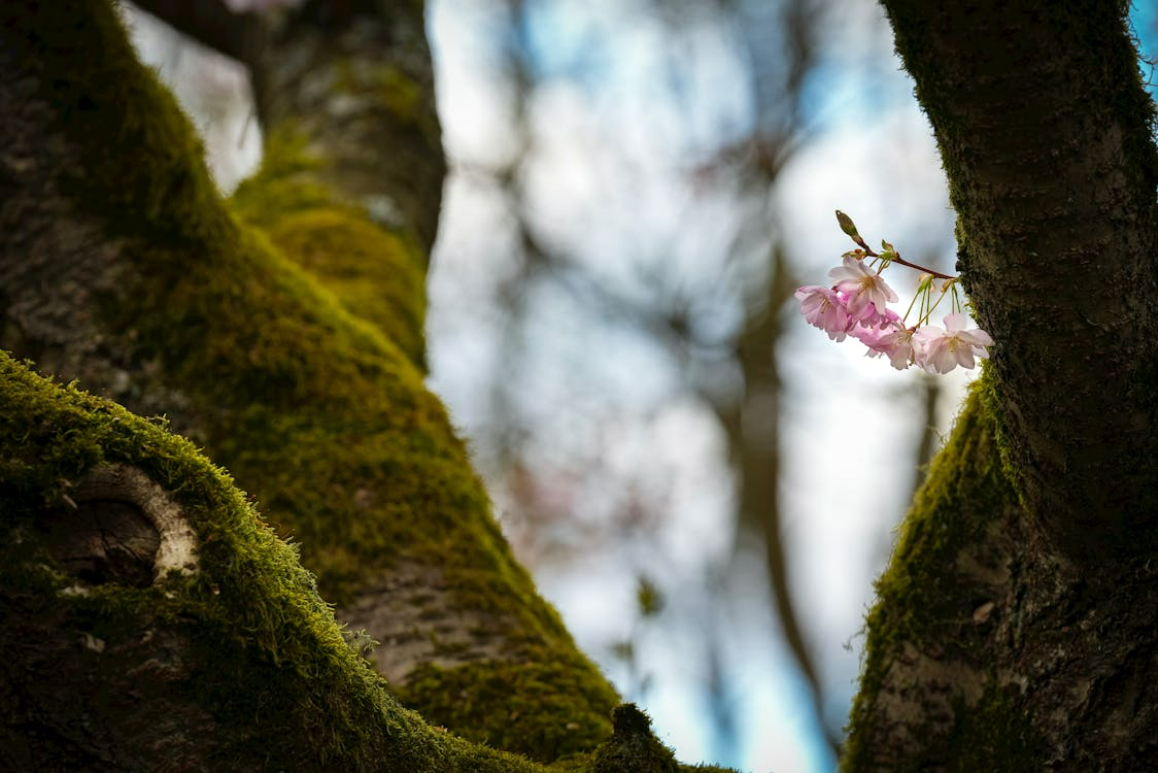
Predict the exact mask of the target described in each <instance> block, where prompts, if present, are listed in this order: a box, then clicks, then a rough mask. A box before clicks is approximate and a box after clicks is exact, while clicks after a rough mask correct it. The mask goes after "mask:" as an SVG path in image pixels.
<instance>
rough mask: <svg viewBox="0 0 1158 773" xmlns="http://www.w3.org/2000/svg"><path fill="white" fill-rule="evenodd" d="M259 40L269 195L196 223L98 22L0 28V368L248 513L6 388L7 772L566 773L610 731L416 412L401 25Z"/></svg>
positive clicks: (158, 108) (418, 299)
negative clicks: (363, 650)
mask: <svg viewBox="0 0 1158 773" xmlns="http://www.w3.org/2000/svg"><path fill="white" fill-rule="evenodd" d="M251 21H252V20H251ZM262 23H263V24H267V25H268V26H266V27H265V28H263V30H262V31H261V33H260V34H258V35H247V36H246V37H245V40H246V41H248V42H247V45H249V44H252V43H253V41H258V42H259V43H260V45H261V46H263V47H262V48H261V49H260V50H259V51H258V52H257V53H256V54H254V56H253V60H252V62H251V64H252V65H253V66H255V67H257V68H258V70H257V71H256V72H255V76H256V79H257V81H258V85H259V87H260V90H261V95H262V104H263V106H264V109H263V114H264V115H265V116H266V120H267V125H266V127H265V128H266V132H267V137H268V142H267V148H266V158H265V164H264V166H263V169H262V171H261V172H260V174H259V175H258V176H257V177H256V178H255V179H254V180H251V181H249V182H248V183H246V185H245V186H244V187H243V188H242V189H241V190H240V191H239V192H238V194H237V196H236V198H235V200H234V201H233V202H232V203H231V204H228V205H227V204H226V203H225V202H222V201H221V200H220V197H219V196H218V194H217V192H216V190H215V189H214V187H213V184H212V182H211V181H210V179H209V176H208V174H207V172H206V170H205V167H204V164H203V161H202V158H201V149H200V147H199V144H198V142H197V140H196V138H195V136H194V134H193V133H192V131H191V129H190V127H189V126H188V124H187V121H186V120H185V118H184V117H183V116H182V115H181V114H180V112H179V111H178V109H177V108H176V106H175V104H174V103H173V100H172V99H171V97H170V96H169V95H168V94H167V92H166V91H165V90H164V89H163V88H162V87H161V86H160V85H159V84H158V83H157V81H156V79H155V78H154V77H153V75H152V74H151V73H149V72H148V71H147V70H146V69H145V68H143V67H141V65H140V64H139V63H138V62H137V61H136V59H135V57H134V56H133V54H132V51H131V49H130V47H129V45H128V42H127V40H126V39H125V35H124V31H123V29H122V28H121V26H120V23H119V21H118V19H117V17H116V13H115V11H114V9H113V7H112V6H111V5H110V4H109V3H107V2H103V1H101V0H71V1H70V2H67V3H40V2H12V3H4V4H3V5H2V6H0V67H2V68H3V69H4V72H5V73H6V75H5V77H4V79H2V81H0V137H2V138H3V142H2V143H0V194H2V195H0V234H2V237H0V346H2V347H3V348H4V349H7V350H9V351H11V352H13V354H14V355H15V356H16V357H18V358H29V359H31V360H34V361H35V364H36V367H37V368H38V369H40V370H41V371H42V372H45V373H49V374H52V375H54V376H55V377H57V378H59V379H64V380H69V379H76V380H77V381H78V382H79V384H80V386H81V387H83V388H84V389H87V390H90V391H92V392H94V393H98V394H103V395H105V396H108V397H112V398H115V399H116V400H117V401H118V402H120V403H121V404H123V405H124V406H127V407H128V408H129V409H131V410H133V411H135V412H137V413H139V414H144V415H153V414H164V415H165V416H166V417H167V419H166V421H167V423H168V424H169V425H170V427H171V428H172V429H173V430H175V431H177V432H179V433H181V434H183V435H185V436H187V437H189V438H191V439H192V440H193V441H194V442H195V443H197V444H198V445H199V446H201V447H203V448H204V449H206V450H207V451H208V452H209V453H211V454H212V456H213V458H214V461H215V462H217V463H222V464H225V465H226V466H228V467H229V469H230V470H231V472H232V473H233V474H234V475H235V476H236V477H237V480H238V481H239V485H240V486H241V487H242V488H244V489H245V490H246V491H248V492H249V497H248V500H246V499H245V498H244V497H243V495H242V494H241V493H240V492H239V490H238V489H237V488H234V487H233V485H232V483H231V482H230V481H228V480H226V479H224V478H223V476H222V473H221V472H220V471H219V470H217V469H215V468H213V467H212V466H211V465H209V463H208V462H207V461H205V459H204V458H202V457H201V456H200V455H199V454H197V453H196V452H195V451H194V450H193V448H192V447H190V446H189V445H188V444H187V443H185V442H184V441H180V440H178V439H176V438H175V437H174V436H172V435H169V434H167V433H166V432H164V431H163V430H162V429H161V428H159V427H157V426H155V425H154V424H151V423H149V422H146V421H143V420H140V419H137V418H135V417H134V416H133V415H132V414H130V413H128V412H126V411H123V410H121V409H119V408H117V407H116V406H114V405H113V404H111V403H109V402H106V401H104V400H101V399H97V398H94V397H89V396H88V395H86V394H83V393H81V392H79V391H77V390H76V389H71V388H70V389H61V388H59V387H54V386H52V385H50V384H48V383H47V382H44V381H42V380H40V379H38V378H37V377H36V376H34V375H32V374H31V373H30V372H29V371H28V370H27V369H26V368H25V367H24V366H22V365H20V364H18V363H17V362H16V361H14V360H12V359H10V358H8V357H7V356H6V355H5V356H4V359H3V367H2V368H0V376H2V382H0V385H2V387H3V389H2V393H0V441H2V445H0V513H2V517H0V521H2V523H0V527H2V529H3V533H4V535H5V538H4V540H3V545H4V550H3V556H2V558H0V574H2V577H0V605H2V606H3V612H4V619H5V626H4V628H5V630H4V633H3V635H2V637H0V661H3V664H4V671H3V672H2V674H0V701H2V705H3V708H4V717H5V718H4V720H3V729H2V731H0V732H2V733H3V740H2V741H0V749H3V750H4V753H5V754H8V755H10V756H9V757H8V758H7V759H6V760H5V762H6V763H11V764H10V765H6V767H11V768H13V769H27V768H28V766H27V765H25V764H24V762H25V761H26V760H29V759H35V760H37V761H38V762H41V764H42V769H60V770H65V769H67V770H78V769H80V770H88V769H92V770H154V769H160V768H164V767H167V766H172V767H177V768H181V767H184V768H186V769H199V770H201V769H203V770H244V769H287V770H383V771H427V770H430V771H435V770H437V771H444V770H445V771H450V770H536V769H538V768H537V766H536V765H535V764H533V763H532V762H530V761H528V760H527V758H530V759H532V760H537V761H541V762H548V761H557V760H560V759H563V758H567V759H568V760H570V766H571V767H572V768H574V769H585V768H587V767H588V766H589V765H590V764H594V762H593V760H594V759H595V758H594V757H593V756H592V754H593V753H594V752H595V751H596V750H597V749H602V748H605V747H604V746H601V744H611V743H612V742H613V740H614V739H613V738H612V723H611V709H612V708H613V707H614V706H615V704H616V702H617V700H618V699H617V696H616V694H615V692H614V690H613V689H612V688H611V687H610V685H609V684H608V682H607V681H606V680H605V679H604V677H603V676H602V675H601V674H600V673H599V672H598V671H597V669H596V668H595V667H594V666H593V665H592V664H591V662H590V661H589V660H588V659H587V658H586V657H585V656H584V655H582V654H581V653H580V652H579V651H578V650H577V649H576V648H575V646H574V643H573V642H572V640H571V638H570V636H569V634H568V633H567V631H566V630H565V629H564V627H563V625H562V623H561V621H560V620H559V617H558V615H557V614H556V613H555V611H554V610H553V609H551V607H550V606H549V605H548V604H547V603H546V602H544V601H543V600H542V599H541V598H540V597H539V596H538V595H537V593H536V591H535V589H534V586H533V584H532V582H531V580H530V578H529V576H528V575H527V573H526V572H525V570H523V569H522V567H520V566H519V565H518V564H517V562H515V560H514V559H513V557H512V556H511V554H510V551H509V549H508V546H507V544H506V542H505V540H504V539H503V537H502V535H501V534H500V532H499V530H498V527H497V525H496V524H495V522H494V520H493V518H492V517H491V514H490V509H489V502H488V500H487V496H486V493H485V491H484V490H483V488H482V486H481V484H480V482H479V480H478V478H477V477H476V476H475V474H474V472H473V471H472V470H471V468H470V465H469V462H468V459H467V454H466V451H465V449H464V447H463V445H462V443H461V441H460V440H459V439H458V438H457V437H455V435H454V433H453V431H452V429H451V427H450V422H449V420H448V418H447V416H446V414H445V410H444V408H443V407H442V405H441V404H440V403H439V402H438V400H437V399H436V398H435V397H434V396H433V395H431V394H430V393H429V392H428V391H427V390H426V389H425V387H424V386H423V383H422V380H423V375H424V374H423V365H422V363H423V359H424V352H423V342H422V315H423V308H424V290H423V284H424V272H425V265H426V261H427V255H428V249H429V246H430V243H431V242H432V240H433V237H434V229H435V224H436V222H437V211H438V205H439V195H440V187H441V180H442V175H443V171H444V162H443V160H442V156H441V151H440V146H439V139H438V124H437V120H436V118H435V113H434V108H433V92H432V89H431V77H430V62H429V53H428V51H427V49H426V43H425V39H424V37H423V27H422V8H421V4H419V3H390V4H382V3H358V2H355V3H349V2H330V3H326V2H310V3H306V4H305V5H304V6H303V7H302V8H301V9H300V10H298V11H296V12H292V13H285V14H282V15H280V16H278V17H276V18H275V19H273V20H272V21H269V20H267V21H265V22H262ZM125 470H129V471H128V472H125ZM133 470H135V471H137V472H132V471H133ZM118 471H120V472H118ZM141 476H144V477H143V478H141ZM133 481H136V483H133ZM154 489H156V490H157V491H159V492H160V493H159V494H157V496H159V497H160V498H161V500H164V499H168V500H171V501H172V502H175V503H176V505H177V506H178V507H179V509H180V511H181V512H183V513H185V514H186V515H185V520H183V521H181V522H180V523H178V524H177V526H176V527H172V525H171V524H169V522H168V521H165V520H164V519H162V518H160V517H159V516H157V515H156V513H155V510H156V508H155V507H154V506H153V505H152V504H150V503H151V502H154V500H156V501H161V500H157V499H156V497H154V498H152V499H150V498H149V497H147V496H145V495H144V494H143V493H142V492H145V493H147V492H150V491H153V493H154V494H156V493H157V491H154ZM93 491H101V492H104V493H101V494H100V495H95V496H94V495H93ZM70 492H72V493H70ZM78 492H79V493H78ZM134 492H135V493H134ZM78 496H79V499H78ZM254 502H257V503H260V506H261V508H262V510H263V511H264V513H265V516H266V517H267V518H268V519H269V524H270V525H271V526H272V529H273V530H271V528H270V527H267V526H266V525H265V522H264V521H262V520H261V519H260V518H259V517H258V516H257V515H256V514H255V512H254V510H253V507H252V504H253V503H254ZM174 528H175V530H174ZM275 531H276V534H277V535H280V536H281V537H283V538H288V539H290V540H292V541H293V542H295V543H296V544H297V547H295V548H294V549H293V550H291V549H290V548H288V547H287V546H286V545H285V544H284V543H283V542H281V541H280V540H279V539H278V538H276V537H275ZM190 535H193V536H192V537H190ZM190 541H191V542H192V543H193V544H192V547H193V551H192V554H193V555H195V556H196V557H197V558H196V560H195V561H194V562H193V564H192V566H193V569H191V570H190V571H189V573H187V574H185V573H183V571H184V568H185V567H184V564H180V565H179V566H170V563H172V561H174V560H175V559H173V558H172V556H175V555H176V556H179V555H182V554H180V553H179V552H175V551H176V550H177V548H178V547H180V546H182V545H184V546H185V547H189V543H190ZM297 554H300V557H301V561H302V564H304V565H305V566H306V567H308V568H309V570H310V572H312V574H309V573H307V572H306V571H305V570H303V569H302V568H301V566H299V564H298V561H297ZM169 569H177V570H181V571H176V572H174V571H169ZM315 578H316V579H315ZM319 592H320V596H319ZM321 597H324V598H326V599H327V600H328V601H331V602H337V604H338V607H339V613H338V614H339V619H340V620H344V621H348V622H351V623H352V630H350V631H348V632H347V633H350V634H352V633H353V632H354V630H356V628H366V629H367V631H366V633H367V634H368V636H369V637H371V638H374V639H377V640H379V641H380V642H381V643H382V644H381V647H380V648H379V649H378V655H377V657H376V663H377V667H378V671H379V672H380V673H375V672H374V671H373V670H372V669H371V668H369V667H367V665H366V663H365V662H364V661H362V660H361V659H360V658H359V657H358V654H357V653H356V652H355V651H354V650H355V649H356V648H357V646H358V645H357V642H356V641H355V642H354V644H351V645H348V644H347V643H346V641H345V640H344V638H343V635H342V633H341V629H340V628H339V626H338V625H337V624H336V623H335V621H334V618H333V614H332V612H331V609H330V608H329V607H328V606H327V605H326V604H324V603H323V602H322V601H321V600H320V599H321ZM355 638H357V637H355ZM371 657H372V658H374V656H373V655H372V656H371ZM382 675H385V676H386V677H388V678H389V679H390V685H389V692H388V691H387V688H386V683H385V681H384V680H383V678H382ZM110 696H118V697H116V698H115V699H113V698H110ZM162 698H164V699H163V700H162ZM399 698H401V700H402V701H403V702H405V703H406V704H407V705H409V706H412V707H417V708H419V709H420V710H421V711H422V712H423V713H424V714H425V716H426V718H427V719H428V720H429V721H430V722H431V723H432V724H434V725H441V726H444V727H445V728H447V729H449V730H450V731H452V733H453V734H455V735H457V736H462V737H464V738H466V739H471V740H473V741H482V742H486V743H487V744H490V745H491V746H497V747H502V748H505V749H506V750H508V751H513V752H518V753H520V754H522V755H524V757H514V756H510V755H508V754H505V753H502V752H497V751H491V750H488V749H485V748H483V747H481V746H474V745H472V744H470V743H467V742H466V741H461V740H458V739H457V738H452V737H451V734H448V733H445V732H442V731H440V730H438V729H436V728H432V727H430V726H428V725H426V724H425V723H424V722H423V721H422V720H420V719H419V718H418V716H417V715H416V714H414V713H412V712H410V711H408V710H406V709H404V708H403V707H402V705H400V703H399V700H398V699H399ZM158 712H159V713H161V714H163V715H165V716H166V717H167V718H166V719H165V721H164V722H159V723H158V722H150V721H149V720H150V717H152V716H154V715H155V714H157V713H158ZM53 750H55V751H53ZM50 752H51V753H50ZM631 769H632V770H634V769H636V768H631ZM638 769H640V770H644V769H650V768H647V767H640V768H638Z"/></svg>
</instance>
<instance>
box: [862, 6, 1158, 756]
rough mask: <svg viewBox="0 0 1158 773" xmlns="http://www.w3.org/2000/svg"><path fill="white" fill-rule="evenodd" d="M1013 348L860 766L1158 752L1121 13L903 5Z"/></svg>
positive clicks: (918, 558)
mask: <svg viewBox="0 0 1158 773" xmlns="http://www.w3.org/2000/svg"><path fill="white" fill-rule="evenodd" d="M885 6H886V8H887V10H888V13H889V16H890V19H891V21H892V23H893V27H894V30H895V32H896V37H897V48H898V51H899V52H900V53H901V55H902V57H903V58H904V60H905V64H906V67H907V68H908V69H909V71H910V72H911V73H912V74H913V76H914V78H915V80H916V83H917V95H918V97H919V99H920V100H921V103H922V105H923V106H924V107H925V110H926V111H927V113H928V115H929V118H930V121H931V122H932V124H933V128H934V131H935V133H936V136H937V141H938V145H939V147H940V150H941V155H942V158H943V160H944V162H945V169H946V171H947V173H948V176H949V182H950V188H951V197H952V202H953V205H954V207H955V208H956V209H957V212H958V214H959V219H958V239H959V241H960V260H959V264H958V267H959V269H960V270H961V272H962V277H963V279H964V281H965V283H966V286H967V287H968V289H969V291H970V294H971V297H972V299H973V301H974V303H975V304H976V310H977V313H978V316H979V318H980V320H981V322H982V323H983V326H984V327H985V328H986V329H988V330H990V331H991V332H992V333H993V336H994V338H995V339H996V340H997V345H996V346H995V347H994V348H993V351H992V355H993V357H992V360H991V362H990V363H988V367H987V368H986V369H985V371H986V372H985V373H984V376H983V378H982V379H981V381H980V382H979V384H978V385H976V387H975V389H974V392H973V394H972V396H971V397H970V399H969V401H968V403H967V405H966V406H965V408H964V410H963V412H962V415H961V417H960V418H959V419H958V422H957V427H956V429H955V430H954V433H953V435H952V437H951V438H950V440H949V441H948V443H947V444H946V447H945V448H944V449H943V450H942V452H941V454H940V455H939V457H938V458H937V460H936V461H935V462H934V463H933V465H932V467H931V469H930V472H929V476H928V479H927V480H926V482H925V484H924V485H923V487H922V489H921V491H920V492H919V493H918V495H917V497H916V500H915V502H914V505H913V508H912V510H911V511H910V512H909V514H908V516H907V517H906V519H905V523H904V526H903V527H902V531H901V535H900V539H899V542H898V545H897V547H896V550H895V552H894V555H893V557H892V560H891V562H890V565H889V568H888V570H887V571H886V573H885V574H884V575H883V576H882V578H881V579H880V581H879V582H878V587H877V590H878V594H879V598H878V601H877V603H876V605H875V606H874V608H873V610H872V612H871V613H870V615H869V617H868V621H867V634H868V641H867V651H866V657H865V662H864V665H863V672H862V677H861V686H860V692H859V694H858V696H857V698H856V702H855V705H854V707H853V712H852V718H851V723H850V728H849V742H848V746H847V749H846V752H845V755H844V758H843V762H842V764H843V768H844V769H845V770H848V771H910V770H911V771H918V770H922V771H923V770H944V771H980V770H993V771H999V770H1000V771H1004V770H1034V771H1039V770H1048V771H1063V770H1064V771H1083V772H1084V771H1136V770H1146V769H1149V768H1150V767H1152V766H1153V761H1154V759H1156V758H1158V742H1156V741H1155V739H1156V738H1158V687H1156V685H1158V681H1156V680H1155V677H1156V676H1158V666H1156V663H1155V659H1154V658H1153V653H1154V652H1155V651H1156V650H1155V648H1156V647H1158V637H1156V634H1155V631H1158V604H1156V603H1155V601H1154V600H1153V593H1152V587H1153V583H1154V579H1155V576H1154V569H1153V567H1152V563H1153V562H1152V555H1153V551H1154V549H1155V546H1156V538H1158V528H1156V527H1158V524H1156V523H1155V515H1156V514H1158V502H1156V500H1155V498H1154V497H1155V491H1158V488H1156V487H1155V483H1156V482H1158V464H1156V463H1155V456H1154V449H1155V438H1156V433H1155V395H1156V394H1158V391H1156V390H1155V388H1154V383H1155V382H1154V372H1155V363H1156V360H1158V345H1156V343H1155V341H1158V338H1156V337H1155V332H1156V331H1155V325H1156V321H1155V316H1154V300H1153V299H1154V297H1155V295H1154V292H1153V291H1154V287H1155V280H1156V276H1155V262H1154V254H1155V247H1156V246H1158V245H1156V240H1158V232H1156V231H1155V227H1154V205H1155V183H1156V181H1158V154H1156V152H1155V148H1154V142H1153V134H1152V130H1153V117H1154V109H1153V105H1152V104H1151V101H1150V99H1149V97H1148V96H1147V95H1146V93H1145V91H1144V90H1143V88H1142V85H1141V82H1140V78H1139V71H1138V66H1137V55H1136V52H1135V50H1134V48H1133V46H1132V45H1131V41H1130V39H1129V36H1128V34H1127V28H1126V22H1125V14H1126V11H1127V7H1126V4H1124V3H1028V2H1027V3H990V2H965V3H953V4H948V5H944V4H932V3H921V2H910V1H909V0H886V2H885Z"/></svg>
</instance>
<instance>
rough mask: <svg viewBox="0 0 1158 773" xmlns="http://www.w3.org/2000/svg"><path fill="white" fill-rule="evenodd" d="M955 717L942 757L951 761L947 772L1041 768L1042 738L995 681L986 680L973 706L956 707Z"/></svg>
mask: <svg viewBox="0 0 1158 773" xmlns="http://www.w3.org/2000/svg"><path fill="white" fill-rule="evenodd" d="M956 718H957V725H956V727H955V728H954V730H953V733H952V735H951V736H950V738H949V739H948V745H949V751H948V753H947V754H946V756H945V759H948V760H951V761H952V762H951V764H950V767H949V768H948V771H949V773H1003V771H1009V770H1042V769H1044V767H1045V760H1046V752H1047V749H1046V745H1045V740H1044V738H1043V737H1042V736H1041V735H1040V734H1039V733H1038V732H1037V731H1036V730H1035V729H1034V728H1033V726H1032V725H1031V724H1030V721H1029V718H1028V717H1027V716H1025V714H1024V713H1023V712H1022V711H1020V710H1019V709H1018V708H1017V704H1016V701H1015V699H1014V698H1012V697H1011V696H1010V695H1009V694H1008V693H1007V692H1005V691H1004V690H1002V689H1001V688H1000V687H999V686H998V685H997V683H996V681H994V680H992V679H991V680H990V681H989V682H987V683H986V685H985V691H984V693H983V694H982V696H981V700H980V702H979V703H978V704H977V705H976V706H974V707H972V708H969V707H966V706H964V705H962V706H960V707H959V708H958V711H957V713H956Z"/></svg>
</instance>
